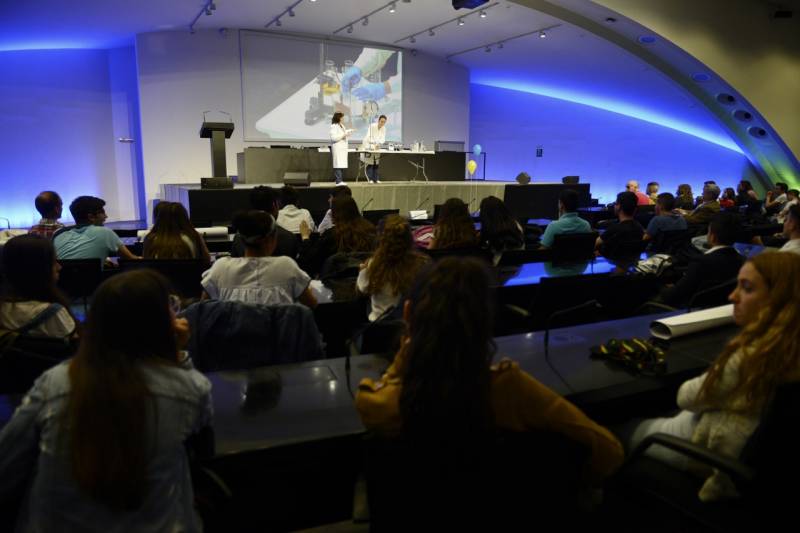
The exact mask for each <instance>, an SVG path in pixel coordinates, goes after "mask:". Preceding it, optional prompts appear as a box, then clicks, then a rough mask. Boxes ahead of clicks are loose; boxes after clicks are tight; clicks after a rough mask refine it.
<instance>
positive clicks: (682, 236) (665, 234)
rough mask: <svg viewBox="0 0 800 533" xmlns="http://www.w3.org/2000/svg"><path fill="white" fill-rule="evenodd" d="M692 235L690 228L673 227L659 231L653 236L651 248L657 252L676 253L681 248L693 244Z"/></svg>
mask: <svg viewBox="0 0 800 533" xmlns="http://www.w3.org/2000/svg"><path fill="white" fill-rule="evenodd" d="M691 242H692V237H691V235H690V234H689V231H688V230H685V229H673V230H665V231H659V232H658V233H656V236H655V237H654V238H653V242H652V244H651V245H650V249H651V250H652V251H653V253H656V254H669V255H675V254H677V253H678V251H679V250H682V249H684V248H686V247H688V246H691Z"/></svg>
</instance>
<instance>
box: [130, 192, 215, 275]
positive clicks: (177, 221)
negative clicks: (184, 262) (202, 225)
mask: <svg viewBox="0 0 800 533" xmlns="http://www.w3.org/2000/svg"><path fill="white" fill-rule="evenodd" d="M162 204H163V205H162ZM158 206H159V208H158V211H157V213H158V215H157V217H156V218H155V224H153V229H151V230H150V232H149V233H148V234H147V237H145V238H144V247H143V253H142V255H143V256H144V258H145V259H199V260H200V261H202V262H203V263H205V264H207V265H210V264H211V254H209V253H208V247H207V246H206V241H205V239H203V237H201V236H200V234H199V233H197V230H195V229H194V226H192V223H191V222H189V213H187V212H186V208H185V207H183V205H182V204H179V203H178V202H159V203H158Z"/></svg>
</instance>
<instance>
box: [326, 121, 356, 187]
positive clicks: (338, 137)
mask: <svg viewBox="0 0 800 533" xmlns="http://www.w3.org/2000/svg"><path fill="white" fill-rule="evenodd" d="M342 118H344V113H342V112H340V111H337V112H336V113H334V114H333V119H332V120H331V131H330V136H331V156H333V175H334V177H335V178H336V185H344V184H345V183H344V181H342V175H343V172H342V170H343V169H346V168H347V138H348V137H349V136H350V135H351V134H352V133H353V130H348V129H347V128H345V127H344V124H342Z"/></svg>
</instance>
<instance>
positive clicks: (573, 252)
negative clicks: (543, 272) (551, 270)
mask: <svg viewBox="0 0 800 533" xmlns="http://www.w3.org/2000/svg"><path fill="white" fill-rule="evenodd" d="M597 236H598V233H597V232H596V231H592V232H589V233H562V234H560V235H556V236H555V238H554V239H553V246H552V250H553V262H554V263H565V262H569V261H586V260H591V259H594V247H595V243H596V242H597Z"/></svg>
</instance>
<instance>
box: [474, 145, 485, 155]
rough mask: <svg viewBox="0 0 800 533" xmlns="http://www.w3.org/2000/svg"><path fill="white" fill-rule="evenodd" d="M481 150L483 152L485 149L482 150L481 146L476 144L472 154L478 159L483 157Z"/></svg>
mask: <svg viewBox="0 0 800 533" xmlns="http://www.w3.org/2000/svg"><path fill="white" fill-rule="evenodd" d="M481 150H483V148H481V145H480V144H476V145H475V146H473V147H472V153H473V154H475V156H476V157H477V156H479V155H481Z"/></svg>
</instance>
